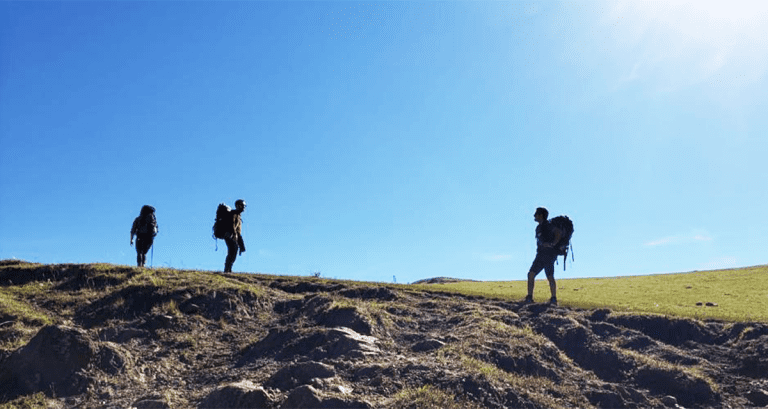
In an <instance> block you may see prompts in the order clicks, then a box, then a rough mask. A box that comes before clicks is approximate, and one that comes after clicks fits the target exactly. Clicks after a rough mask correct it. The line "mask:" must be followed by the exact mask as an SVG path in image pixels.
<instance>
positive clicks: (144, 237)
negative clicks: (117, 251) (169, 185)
mask: <svg viewBox="0 0 768 409" xmlns="http://www.w3.org/2000/svg"><path fill="white" fill-rule="evenodd" d="M133 236H136V265H138V266H139V267H144V263H146V261H147V252H149V249H150V248H151V247H152V244H153V242H154V241H155V236H157V219H156V218H155V208H154V207H152V206H150V205H144V206H142V207H141V212H140V213H139V217H137V218H135V219H134V220H133V226H132V227H131V246H133Z"/></svg>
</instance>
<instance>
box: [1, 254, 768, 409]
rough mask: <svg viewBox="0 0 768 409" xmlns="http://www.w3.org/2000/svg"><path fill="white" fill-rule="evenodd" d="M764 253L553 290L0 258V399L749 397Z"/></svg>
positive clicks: (411, 402) (310, 402)
mask: <svg viewBox="0 0 768 409" xmlns="http://www.w3.org/2000/svg"><path fill="white" fill-rule="evenodd" d="M767 268H768V267H765V266H763V267H753V268H747V269H738V270H728V271H713V272H697V273H689V274H671V275H659V276H648V277H625V278H615V279H575V280H560V281H558V286H559V288H560V289H559V294H558V298H559V299H560V301H561V305H559V306H550V305H548V304H544V303H539V304H524V303H522V302H519V301H520V300H521V299H522V298H523V296H524V295H525V282H524V281H516V282H457V281H454V280H450V279H448V280H446V279H440V280H433V281H435V282H437V284H429V285H425V284H411V285H395V284H382V283H365V282H355V281H345V280H329V279H323V278H317V277H286V276H270V275H262V274H242V273H238V274H222V273H218V272H208V271H193V270H175V269H170V268H158V269H143V268H135V267H128V266H116V265H110V264H60V265H44V264H34V263H26V262H21V261H16V260H5V261H0V409H17V408H37V407H49V408H114V409H117V408H125V407H135V408H137V409H148V408H163V409H170V408H200V409H202V408H221V407H228V408H268V409H298V408H389V409H405V408H435V409H437V408H440V409H444V408H462V409H463V408H470V409H471V408H508V407H525V408H558V407H579V408H591V407H598V408H600V407H606V408H614V407H627V408H645V407H659V408H661V407H676V405H680V406H684V407H694V408H695V407H745V406H764V405H768V380H766V379H765V376H764V375H765V373H767V372H768V324H766V323H765V322H766V321H767V319H766V315H765V314H766V308H765V305H766V301H765V299H766V298H768V291H766V285H765V283H766V280H765V278H766V275H767V274H768V272H767V271H766V270H767ZM536 297H537V299H538V300H540V301H545V300H547V299H548V286H546V285H545V283H538V285H537V292H536ZM698 302H701V303H702V305H701V306H696V303H698ZM707 302H709V303H710V304H717V306H714V305H712V306H706V305H705V303H707ZM657 304H658V306H657ZM712 318H716V319H712Z"/></svg>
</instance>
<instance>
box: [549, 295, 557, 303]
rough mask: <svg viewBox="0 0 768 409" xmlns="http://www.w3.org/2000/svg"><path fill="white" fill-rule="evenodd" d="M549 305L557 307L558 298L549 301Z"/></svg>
mask: <svg viewBox="0 0 768 409" xmlns="http://www.w3.org/2000/svg"><path fill="white" fill-rule="evenodd" d="M549 304H550V305H557V298H555V297H552V298H550V299H549Z"/></svg>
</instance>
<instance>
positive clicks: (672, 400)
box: [660, 395, 677, 408]
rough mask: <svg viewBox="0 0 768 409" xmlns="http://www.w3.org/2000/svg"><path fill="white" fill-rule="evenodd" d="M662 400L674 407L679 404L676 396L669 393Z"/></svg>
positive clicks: (668, 405) (666, 404)
mask: <svg viewBox="0 0 768 409" xmlns="http://www.w3.org/2000/svg"><path fill="white" fill-rule="evenodd" d="M660 400H661V403H663V404H664V405H665V406H667V407H670V408H674V407H676V406H677V398H676V397H674V396H669V395H667V396H665V397H663V398H661V399H660Z"/></svg>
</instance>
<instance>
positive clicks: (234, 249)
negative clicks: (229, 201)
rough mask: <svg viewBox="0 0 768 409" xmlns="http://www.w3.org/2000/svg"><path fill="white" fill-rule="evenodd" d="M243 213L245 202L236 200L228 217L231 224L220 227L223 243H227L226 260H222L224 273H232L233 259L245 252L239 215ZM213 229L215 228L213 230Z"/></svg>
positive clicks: (241, 222) (227, 223) (241, 221)
mask: <svg viewBox="0 0 768 409" xmlns="http://www.w3.org/2000/svg"><path fill="white" fill-rule="evenodd" d="M243 211H245V200H243V199H238V200H237V201H236V202H235V210H230V212H229V215H230V217H231V222H229V221H227V222H226V223H225V225H224V226H223V227H222V228H223V229H225V231H224V234H223V237H222V238H223V239H224V242H225V243H227V258H226V259H225V260H224V272H225V273H231V272H232V264H234V263H235V259H236V258H237V256H238V250H240V251H239V254H240V255H242V254H243V253H244V252H245V242H244V241H243V232H242V226H243V219H242V216H240V214H242V213H243ZM214 229H215V228H214Z"/></svg>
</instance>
